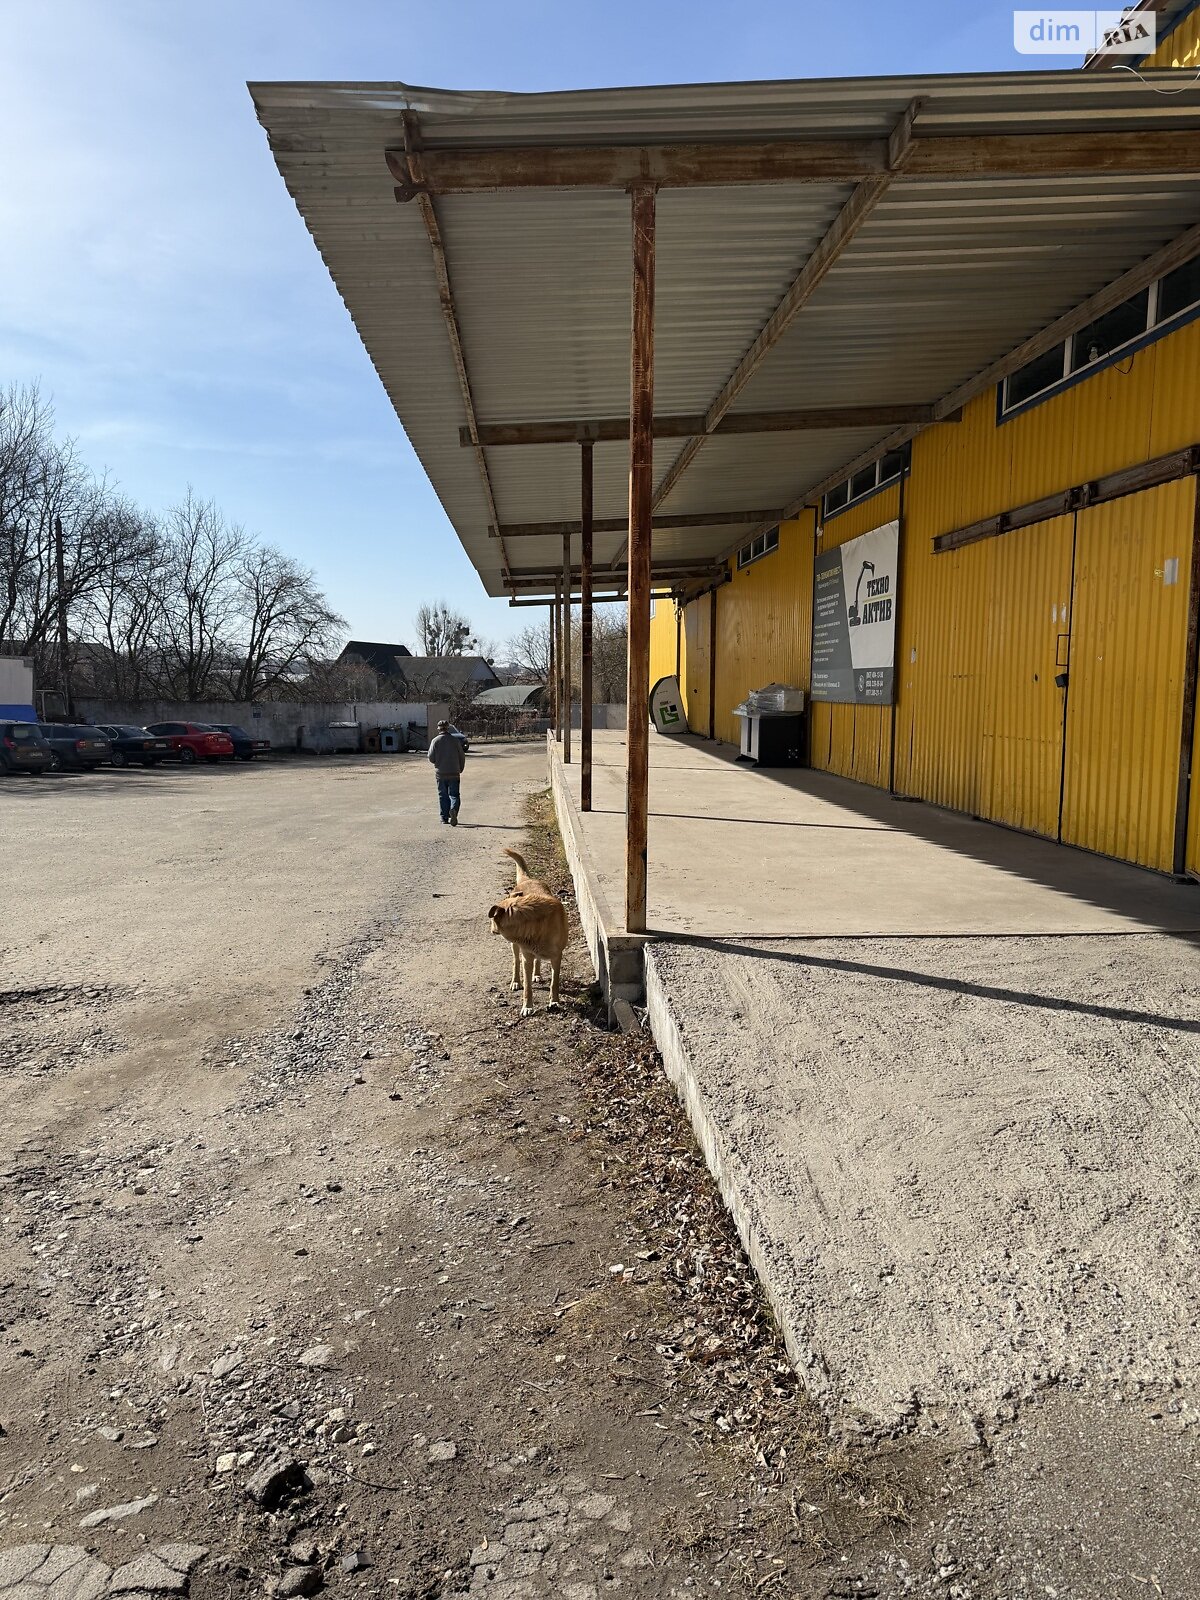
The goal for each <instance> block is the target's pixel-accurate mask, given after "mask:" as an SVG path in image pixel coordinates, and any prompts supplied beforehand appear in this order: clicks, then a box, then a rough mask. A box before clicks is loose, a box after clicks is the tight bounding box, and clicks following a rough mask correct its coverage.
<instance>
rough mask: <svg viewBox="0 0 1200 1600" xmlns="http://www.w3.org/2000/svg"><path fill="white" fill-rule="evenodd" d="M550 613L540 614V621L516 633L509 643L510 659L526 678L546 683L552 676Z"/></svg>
mask: <svg viewBox="0 0 1200 1600" xmlns="http://www.w3.org/2000/svg"><path fill="white" fill-rule="evenodd" d="M550 632H551V629H550V613H549V612H548V611H547V612H545V613H544V614H542V613H539V620H538V621H537V622H531V623H530V624H529V626H528V627H526V628H522V629H521V631H520V633H514V634H513V636H512V638H511V639H510V640H509V641H508V657H509V660H510V661H511V662H512V664H513V666H515V667H516V668H517V669H518V670H519V671H520V673H521V676H522V677H524V678H529V679H532V681H533V682H534V683H545V682H546V681H547V679H548V678H549V676H550Z"/></svg>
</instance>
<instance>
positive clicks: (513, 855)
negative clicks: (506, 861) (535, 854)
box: [504, 845, 529, 878]
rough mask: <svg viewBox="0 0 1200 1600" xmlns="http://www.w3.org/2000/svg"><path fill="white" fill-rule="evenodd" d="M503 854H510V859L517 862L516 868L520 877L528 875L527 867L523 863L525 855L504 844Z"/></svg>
mask: <svg viewBox="0 0 1200 1600" xmlns="http://www.w3.org/2000/svg"><path fill="white" fill-rule="evenodd" d="M504 854H505V855H506V856H510V857H511V858H512V860H514V861H515V862H516V863H517V870H518V872H519V873H520V875H521V877H523V878H527V877H528V876H529V868H528V867H527V866H526V865H525V857H524V856H523V855H521V853H520V852H519V851H517V850H510V849H509V848H508V846H507V845H505V847H504Z"/></svg>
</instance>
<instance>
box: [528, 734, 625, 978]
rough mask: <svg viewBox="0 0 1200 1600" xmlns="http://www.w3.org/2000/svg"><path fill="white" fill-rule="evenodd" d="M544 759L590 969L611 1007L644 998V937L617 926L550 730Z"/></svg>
mask: <svg viewBox="0 0 1200 1600" xmlns="http://www.w3.org/2000/svg"><path fill="white" fill-rule="evenodd" d="M546 762H547V765H548V767H549V772H550V792H551V794H552V796H553V799H554V810H555V814H556V816H557V817H558V830H559V833H560V834H561V836H562V842H563V849H564V851H565V852H566V857H567V865H568V866H569V867H570V869H571V877H572V878H573V879H574V882H575V901H576V905H577V907H578V910H579V922H580V926H581V927H582V928H583V936H584V938H585V940H586V941H587V947H588V951H589V953H590V954H591V958H592V970H593V971H594V972H595V974H596V977H597V979H598V981H599V982H600V985H601V987H602V988H603V990H604V995H605V998H606V999H607V1000H608V1002H609V1004H610V1005H611V1004H612V1002H613V1001H614V1000H630V1001H640V1000H641V998H642V953H643V949H644V947H645V944H646V941H645V939H644V938H642V937H641V936H640V935H637V934H629V933H620V932H618V931H617V930H616V923H615V921H614V918H613V915H612V912H611V911H610V909H609V906H608V901H607V900H606V899H605V897H604V893H603V891H602V890H601V888H600V879H599V876H598V874H597V872H596V869H595V866H594V864H593V862H592V858H591V854H590V852H589V850H588V847H587V842H586V841H585V839H584V837H583V830H582V829H581V827H580V826H579V818H578V815H577V813H576V808H575V801H574V798H573V797H572V795H571V792H570V790H569V789H568V787H567V775H566V772H565V770H564V768H563V763H562V757H561V756H560V755H559V753H558V746H557V744H556V743H555V740H554V735H553V734H552V733H550V734H547V736H546Z"/></svg>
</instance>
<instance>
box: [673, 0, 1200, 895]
mask: <svg viewBox="0 0 1200 1600" xmlns="http://www.w3.org/2000/svg"><path fill="white" fill-rule="evenodd" d="M1197 15H1198V16H1200V13H1198V14H1197ZM1197 371H1200V321H1196V322H1193V323H1191V324H1189V325H1188V326H1186V327H1185V328H1182V329H1181V330H1179V331H1178V332H1176V333H1174V334H1171V335H1169V336H1168V337H1166V338H1163V339H1160V340H1158V341H1156V342H1155V343H1153V344H1151V345H1149V346H1148V347H1147V348H1146V349H1144V350H1141V351H1139V352H1138V353H1137V354H1136V355H1135V356H1133V357H1132V358H1130V359H1129V360H1127V361H1124V362H1121V363H1118V364H1116V365H1114V366H1113V367H1110V368H1107V369H1105V370H1104V371H1103V372H1100V373H1097V374H1095V375H1094V376H1092V377H1090V378H1088V379H1086V380H1085V381H1083V382H1081V383H1079V384H1076V385H1075V386H1074V387H1072V388H1071V389H1068V390H1067V391H1065V392H1064V393H1062V394H1059V395H1056V396H1055V397H1054V398H1053V399H1051V400H1048V401H1046V402H1044V403H1042V404H1041V405H1038V406H1034V407H1032V408H1031V409H1030V410H1029V411H1027V412H1025V413H1024V414H1023V415H1022V416H1020V417H1016V418H1014V419H1012V420H1010V421H1008V422H1005V423H1002V424H997V421H996V410H995V405H996V399H995V391H994V390H991V391H989V392H988V393H986V394H984V395H982V396H980V397H979V398H977V399H976V400H974V401H973V402H971V403H970V404H969V405H968V406H967V407H966V408H965V411H964V414H963V418H962V420H961V422H959V423H956V424H944V425H941V426H938V427H934V428H929V429H927V430H925V431H924V432H923V433H921V434H919V435H918V436H917V438H916V439H915V440H914V442H913V457H912V468H911V471H910V475H909V478H908V480H907V483H906V487H905V529H904V535H903V538H904V548H903V557H902V575H901V587H900V601H899V624H898V633H897V648H896V705H895V708H894V714H895V719H896V766H895V782H896V788H897V790H898V791H899V792H901V793H904V794H909V795H912V796H914V797H917V798H920V799H925V800H928V801H931V802H933V803H935V804H938V805H945V806H949V807H951V808H953V809H956V810H961V811H966V812H969V813H972V814H977V815H981V816H986V817H989V818H992V819H994V820H995V821H998V822H1003V823H1007V824H1009V825H1010V826H1013V827H1017V828H1023V829H1027V830H1029V831H1032V832H1036V833H1041V834H1045V835H1048V836H1050V837H1055V836H1056V835H1057V833H1058V828H1059V789H1060V786H1061V785H1062V784H1063V783H1064V781H1065V790H1064V794H1063V798H1064V812H1063V837H1064V838H1066V839H1068V840H1070V841H1072V842H1076V843H1079V844H1082V845H1085V846H1087V847H1088V848H1091V849H1095V850H1099V851H1102V852H1104V853H1106V854H1114V855H1119V856H1123V857H1127V858H1128V859H1131V860H1136V861H1139V862H1142V863H1144V864H1145V865H1150V866H1157V867H1160V868H1169V867H1170V865H1171V848H1172V841H1173V834H1174V796H1175V771H1176V766H1177V761H1178V739H1179V715H1180V703H1181V695H1182V675H1183V667H1184V663H1183V659H1182V658H1183V638H1184V632H1183V630H1184V629H1185V627H1186V607H1187V582H1188V572H1189V569H1190V561H1191V539H1192V514H1193V513H1192V506H1193V501H1194V489H1193V486H1192V482H1191V480H1187V481H1185V482H1182V483H1178V484H1173V485H1167V486H1164V487H1163V488H1162V489H1158V490H1152V491H1148V492H1146V493H1144V494H1141V495H1138V496H1132V497H1129V498H1127V499H1125V500H1121V501H1115V502H1112V503H1110V504H1109V505H1106V506H1098V507H1094V508H1092V509H1090V510H1089V511H1086V512H1083V513H1080V514H1079V517H1078V520H1077V521H1076V519H1074V518H1071V517H1061V518H1055V519H1053V520H1052V521H1048V522H1045V523H1041V524H1039V525H1038V526H1037V527H1033V528H1026V529H1021V530H1018V531H1016V532H1014V533H1010V534H1006V535H1003V536H1002V537H1000V538H996V539H986V540H982V541H980V542H979V543H977V544H972V545H968V546H966V547H964V548H963V549H960V550H957V551H953V552H948V553H946V554H944V555H934V553H933V550H932V545H931V541H932V539H933V538H934V537H935V536H936V535H937V534H939V533H945V532H948V531H949V530H951V529H953V528H955V527H960V526H962V525H963V524H965V523H968V522H973V521H975V520H977V519H979V518H982V517H985V516H990V515H994V514H995V513H997V512H1000V511H1004V510H1007V509H1009V508H1011V507H1014V506H1018V505H1020V504H1022V503H1024V502H1026V501H1029V500H1033V499H1036V498H1038V497H1039V496H1041V495H1045V494H1050V493H1052V492H1054V491H1056V490H1060V489H1065V488H1068V487H1069V486H1070V485H1072V484H1075V483H1080V482H1083V481H1085V480H1087V479H1090V478H1095V477H1099V476H1101V475H1103V474H1104V473H1108V472H1113V471H1116V470H1118V469H1120V468H1122V467H1126V466H1132V465H1135V464H1136V463H1138V462H1140V461H1144V460H1147V459H1149V458H1150V457H1152V456H1157V455H1162V454H1165V453H1166V452H1168V451H1170V450H1175V449H1179V448H1181V447H1183V446H1185V445H1190V444H1193V443H1196V442H1197V441H1200V385H1197V383H1196V379H1195V374H1196V372H1197ZM898 500H899V492H898V489H892V490H889V491H885V493H883V494H880V495H876V496H874V497H872V498H871V499H870V500H868V501H864V502H863V503H862V504H861V505H860V506H856V507H853V508H851V510H850V511H848V512H844V513H843V514H842V515H841V516H839V517H835V518H834V519H833V520H832V521H831V522H830V523H829V524H828V526H827V527H826V529H825V530H824V544H825V547H829V546H831V545H834V544H840V543H843V542H844V541H845V540H847V539H851V538H854V537H856V536H857V535H858V534H860V533H865V532H867V531H869V530H870V529H871V528H874V527H877V526H879V525H880V524H881V523H884V522H887V521H889V520H890V519H891V518H892V517H894V516H895V515H896V514H897V510H898ZM1073 544H1074V554H1075V558H1076V572H1075V583H1076V594H1075V598H1074V603H1073V602H1072V593H1071V557H1072V548H1073ZM813 550H814V526H813V519H812V517H811V515H808V516H805V517H804V518H803V519H801V520H800V521H797V522H794V523H789V524H786V525H785V526H784V528H783V529H782V530H781V534H780V548H779V550H778V551H777V552H776V553H775V554H773V555H771V556H768V557H766V558H764V559H763V560H761V561H758V562H755V563H754V564H753V565H752V566H750V567H748V568H746V569H745V570H743V571H741V572H737V571H735V572H734V575H733V577H732V580H731V582H730V583H728V584H726V585H725V586H724V587H723V588H722V589H721V590H720V592H719V596H718V599H717V617H718V640H717V697H716V700H717V703H716V728H717V735H718V737H719V738H722V739H725V740H727V741H730V742H736V740H737V738H738V733H739V729H738V726H737V722H736V720H735V718H734V717H733V715H732V709H733V707H734V706H735V705H737V704H738V703H739V702H740V701H741V700H742V699H743V698H744V697H745V695H746V694H747V692H748V691H749V690H750V689H753V688H757V687H759V686H760V685H761V684H764V683H767V682H769V681H771V680H772V679H779V680H781V681H789V682H795V683H798V684H800V685H801V686H803V687H807V686H808V682H809V661H810V650H811V615H812V565H813ZM1168 560H1175V561H1177V562H1178V580H1177V582H1175V583H1173V584H1167V583H1164V581H1163V576H1162V574H1163V572H1164V571H1165V570H1166V569H1165V568H1164V566H1163V563H1164V562H1166V561H1168ZM710 604H711V600H710V599H709V598H708V597H705V598H703V599H701V600H699V601H696V602H693V604H692V605H691V606H690V607H688V609H687V612H686V613H685V627H684V650H683V656H684V680H685V681H684V694H685V701H686V703H687V706H688V715H689V721H690V722H691V725H692V726H693V728H695V729H696V731H698V732H701V733H703V732H706V731H707V725H708V706H707V694H708V610H707V608H708V606H709V605H710ZM1073 604H1074V612H1073V614H1072V605H1073ZM1072 629H1073V631H1074V639H1073V641H1072V643H1071V649H1072V651H1073V654H1072V661H1071V678H1070V689H1069V691H1068V694H1067V696H1066V705H1065V724H1064V696H1063V692H1062V690H1060V689H1058V688H1057V687H1056V686H1055V685H1054V677H1055V674H1056V672H1057V671H1058V670H1059V651H1060V648H1061V647H1060V635H1062V634H1064V633H1067V632H1070V631H1072ZM674 670H675V618H674V611H673V608H672V606H671V605H670V603H669V602H665V601H659V602H658V603H657V608H656V614H655V619H654V623H653V625H652V673H653V675H654V676H660V675H662V674H663V673H665V672H674ZM891 716H892V712H891V711H890V710H889V709H888V708H884V707H853V706H831V705H825V704H821V705H813V706H812V707H811V722H812V760H813V765H814V766H817V767H820V768H824V769H825V770H828V771H831V772H835V773H840V774H843V775H845V776H847V777H851V778H855V779H858V780H860V781H863V782H867V783H872V784H877V785H886V784H887V782H888V778H889V767H890V754H891V739H892V733H891ZM1064 726H1065V749H1066V761H1065V768H1064V764H1063V762H1064V757H1063V751H1064ZM1135 729H1136V730H1137V731H1136V732H1135V731H1134V730H1135ZM1195 770H1196V773H1197V794H1196V799H1195V802H1194V803H1193V805H1192V807H1191V813H1190V818H1189V846H1188V849H1189V858H1188V859H1189V867H1190V869H1191V870H1193V871H1197V872H1200V735H1198V738H1197V765H1196V768H1195Z"/></svg>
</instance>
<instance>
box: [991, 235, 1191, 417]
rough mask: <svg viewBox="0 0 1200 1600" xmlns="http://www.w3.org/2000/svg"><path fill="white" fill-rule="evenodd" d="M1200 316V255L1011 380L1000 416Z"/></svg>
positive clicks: (1004, 392) (1021, 369)
mask: <svg viewBox="0 0 1200 1600" xmlns="http://www.w3.org/2000/svg"><path fill="white" fill-rule="evenodd" d="M1198 313H1200V256H1197V257H1194V258H1193V259H1192V260H1191V261H1187V262H1185V263H1184V264H1183V266H1181V267H1176V268H1175V270H1174V271H1173V272H1168V273H1166V274H1165V275H1164V276H1163V277H1161V278H1159V279H1158V280H1157V281H1156V282H1154V283H1152V284H1151V285H1150V287H1149V288H1148V289H1143V290H1142V291H1141V292H1140V293H1139V294H1135V295H1131V296H1130V297H1129V299H1128V300H1123V301H1122V302H1121V304H1120V305H1119V306H1114V307H1113V309H1112V310H1111V311H1106V312H1105V313H1104V315H1103V316H1100V317H1097V318H1096V319H1095V321H1093V322H1089V323H1088V325H1087V326H1086V327H1084V328H1080V330H1079V332H1078V333H1073V334H1072V335H1071V336H1070V338H1068V339H1064V340H1063V342H1062V343H1061V344H1056V345H1055V346H1054V348H1053V349H1051V350H1047V351H1046V353H1045V354H1044V355H1040V356H1035V357H1034V359H1033V360H1032V361H1027V362H1026V363H1025V365H1024V366H1023V367H1019V368H1018V369H1017V371H1016V372H1014V373H1012V374H1011V375H1010V376H1009V377H1007V378H1005V379H1004V381H1003V382H1002V383H1001V385H1000V390H999V414H1000V416H1001V417H1004V416H1008V415H1010V414H1011V413H1013V412H1017V411H1022V410H1024V409H1025V408H1026V407H1027V406H1030V405H1033V404H1036V403H1037V402H1038V401H1039V400H1045V399H1048V398H1049V396H1050V395H1052V394H1057V393H1058V392H1059V391H1060V390H1061V389H1063V388H1065V387H1066V386H1067V385H1068V384H1069V383H1072V382H1075V381H1077V380H1078V379H1079V378H1081V377H1086V376H1087V374H1088V372H1089V370H1091V369H1093V368H1095V369H1096V370H1099V369H1100V368H1101V367H1105V366H1109V365H1111V364H1112V363H1113V362H1114V361H1119V360H1121V359H1122V357H1123V356H1125V355H1132V354H1133V353H1134V352H1135V351H1137V350H1139V349H1141V347H1142V346H1143V345H1145V344H1149V343H1150V342H1151V340H1153V339H1157V338H1161V337H1162V335H1163V334H1166V333H1169V332H1170V331H1171V329H1172V328H1173V327H1174V326H1175V325H1177V324H1178V322H1180V321H1181V320H1183V319H1185V318H1188V317H1193V316H1196V315H1197V314H1198Z"/></svg>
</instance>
